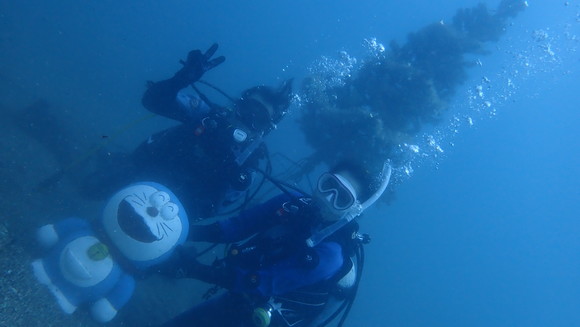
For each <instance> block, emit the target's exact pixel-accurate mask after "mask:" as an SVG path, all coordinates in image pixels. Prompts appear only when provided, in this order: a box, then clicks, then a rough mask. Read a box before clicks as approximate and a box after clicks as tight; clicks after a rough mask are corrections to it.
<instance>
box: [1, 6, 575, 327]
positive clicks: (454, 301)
mask: <svg viewBox="0 0 580 327" xmlns="http://www.w3.org/2000/svg"><path fill="white" fill-rule="evenodd" d="M476 3H477V1H459V0H447V1H441V0H439V1H425V0H410V1H404V2H402V1H392V0H390V1H379V0H374V1H370V0H362V1H356V2H355V1H345V0H341V1H308V0H299V1H287V0H280V1H271V0H270V1H268V0H250V1H232V0H230V1H191V0H190V1H184V0H180V1H141V2H121V1H110V0H103V1H71V0H64V1H59V2H58V3H55V2H53V1H39V0H35V1H32V0H31V1H2V2H0V49H1V50H0V75H1V77H2V79H3V80H10V81H12V83H13V84H17V85H18V86H19V88H20V93H18V92H10V93H9V94H5V93H2V94H3V96H2V97H3V98H4V99H3V101H2V103H11V102H15V103H17V102H19V101H20V100H19V99H21V98H23V97H24V98H27V97H28V98H32V97H35V98H44V99H47V100H48V101H51V102H52V103H56V104H58V105H59V106H61V107H62V108H66V115H67V117H69V119H70V122H71V123H73V124H75V125H77V126H83V128H86V129H87V130H89V131H91V132H90V133H88V134H89V136H87V137H89V138H90V137H91V136H90V135H93V134H94V135H102V134H107V133H111V132H112V131H114V130H116V129H118V128H119V127H120V126H122V125H124V124H125V123H126V122H127V121H131V120H133V119H136V118H138V117H141V116H142V115H143V114H144V113H145V111H144V109H143V108H141V107H140V102H139V101H140V96H141V94H142V92H143V90H144V81H146V80H158V79H161V78H164V77H167V76H168V74H170V73H172V72H173V71H175V70H176V69H177V68H178V67H179V63H178V60H179V59H180V58H184V57H185V55H186V53H187V52H188V51H189V50H191V49H193V48H207V47H208V46H209V45H211V44H212V43H213V42H218V43H219V44H220V49H219V53H220V54H223V55H225V56H226V57H227V61H226V63H225V64H223V65H222V66H220V67H219V68H217V69H215V71H212V72H211V74H208V76H206V79H207V80H209V81H211V82H213V83H215V84H217V85H219V86H220V87H222V88H223V89H224V90H226V91H228V92H230V93H232V94H236V93H238V92H240V91H241V90H243V89H245V88H247V87H249V86H251V85H255V84H268V85H276V84H277V83H279V82H280V81H282V80H284V79H286V78H289V77H295V78H296V81H300V79H301V78H303V77H304V76H306V75H307V74H308V68H309V67H312V65H313V62H315V61H316V60H318V59H319V58H320V57H321V56H336V54H337V51H340V50H344V51H347V52H348V53H349V54H351V55H352V56H354V57H357V58H361V57H364V55H365V53H366V51H367V50H366V49H365V48H364V47H363V46H362V44H363V40H364V39H368V38H371V37H376V38H377V40H378V41H379V42H383V43H384V44H388V42H389V41H390V40H391V39H396V40H398V41H400V42H404V40H405V36H406V35H407V33H409V32H412V31H416V30H418V29H419V28H421V27H422V26H425V25H427V24H429V23H432V22H436V21H440V20H443V21H445V19H449V18H450V17H451V16H452V15H453V14H454V12H455V10H456V9H457V8H459V7H471V6H473V5H475V4H476ZM497 3H499V1H488V4H489V5H490V7H494V6H495V5H497ZM488 50H490V52H491V54H490V55H488V56H481V58H478V59H480V61H481V66H477V67H474V68H473V69H472V70H470V80H469V81H468V82H467V83H466V84H465V85H464V86H463V87H462V88H460V89H459V90H458V92H457V95H456V96H455V98H454V101H453V103H451V104H450V105H451V107H452V111H451V112H450V113H449V116H448V117H447V119H446V120H445V121H444V122H442V123H441V124H440V125H438V126H435V127H434V128H433V129H429V130H426V131H425V132H424V134H422V135H420V136H419V137H418V139H417V141H416V143H417V146H418V147H419V149H420V150H419V154H418V155H417V158H416V160H414V161H413V162H412V163H410V165H409V167H407V168H409V169H408V170H407V171H399V180H400V185H399V186H398V189H397V199H396V201H394V202H393V203H392V204H391V205H385V204H381V205H379V206H377V207H376V208H373V209H372V210H371V211H370V212H369V214H368V215H366V216H365V217H364V219H363V221H362V228H363V230H364V231H372V232H371V235H372V237H373V242H372V243H371V244H370V245H369V246H367V257H366V266H365V272H364V277H363V280H362V285H361V288H360V292H359V295H358V298H357V300H356V302H355V305H354V308H353V311H352V313H351V315H350V317H349V320H348V323H347V325H348V326H405V327H408V326H482V327H483V326H486V327H487V326H526V327H528V326H580V309H579V308H580V283H579V280H580V277H579V276H580V254H579V253H580V222H579V220H578V219H579V217H580V214H579V213H580V190H579V186H580V129H579V127H578V126H579V125H580V112H579V111H578V108H579V105H580V93H579V92H578V85H579V84H580V52H579V50H580V1H577V0H576V1H563V0H561V1H560V0H559V1H547V0H546V1H533V0H531V1H529V8H528V9H527V10H526V11H525V12H524V13H522V14H521V15H520V16H519V17H517V18H516V19H515V20H513V24H512V25H511V26H509V28H508V32H507V33H506V35H504V38H503V39H502V40H501V41H500V42H499V43H498V44H491V45H489V46H488ZM478 87H481V89H482V90H483V94H479V91H478V90H479V89H478ZM299 110H300V109H299V108H296V107H295V108H294V112H293V113H292V115H291V118H290V119H287V120H286V121H285V122H284V123H283V124H282V126H280V130H279V131H278V132H277V133H275V134H273V135H272V139H271V143H272V144H271V145H272V147H273V148H274V150H273V151H274V152H284V153H286V154H288V155H289V156H292V157H293V158H295V159H299V156H300V155H301V154H303V152H304V151H305V150H304V149H305V146H304V144H303V143H301V142H302V139H301V136H300V133H299V131H298V129H297V128H296V127H295V123H294V122H293V119H294V118H292V117H298V115H299ZM167 124H169V122H167V121H163V120H157V121H154V122H151V121H148V122H145V123H143V124H141V125H139V126H137V127H135V128H134V129H133V130H131V131H129V132H128V133H126V134H125V135H124V136H123V138H122V139H120V140H118V141H116V143H118V146H120V147H125V148H131V147H132V146H134V144H136V142H139V141H140V140H142V139H143V138H144V137H145V136H146V135H147V134H149V133H150V132H151V131H152V130H158V129H160V128H162V127H163V126H166V125H167ZM429 140H434V142H435V143H431V144H429Z"/></svg>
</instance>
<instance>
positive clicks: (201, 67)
mask: <svg viewBox="0 0 580 327" xmlns="http://www.w3.org/2000/svg"><path fill="white" fill-rule="evenodd" d="M217 48H218V46H217V44H214V45H213V46H212V47H210V48H209V49H208V50H207V51H206V52H205V53H202V52H201V51H200V50H193V51H190V52H189V54H188V56H187V60H186V61H185V62H182V64H183V67H182V68H181V69H180V70H179V71H178V72H177V73H175V75H174V76H173V77H171V78H169V79H167V80H163V81H160V82H156V83H150V85H149V88H148V89H147V91H146V92H145V94H144V96H143V100H142V102H143V105H144V106H145V108H147V109H148V110H149V111H151V112H154V113H156V114H159V115H162V116H165V117H167V118H171V119H175V120H178V121H180V122H181V123H182V124H180V125H178V126H175V127H172V128H169V129H167V130H164V131H161V132H159V133H156V134H154V135H152V136H150V137H149V138H148V139H147V140H146V141H145V142H143V143H142V144H141V145H140V146H139V147H138V148H137V149H136V150H135V151H134V152H133V153H132V154H131V155H130V156H129V157H128V158H126V159H128V160H120V161H119V160H117V161H113V162H112V164H108V165H106V166H105V169H101V170H99V171H98V172H97V173H95V174H93V175H92V176H91V177H90V178H89V179H88V181H89V182H88V183H87V184H86V186H87V189H86V190H85V193H92V194H93V195H94V194H110V193H111V191H112V190H114V189H116V188H119V187H121V186H123V185H124V184H126V183H127V182H132V181H136V180H152V181H155V182H159V183H162V184H164V185H167V186H168V187H170V188H171V189H172V190H173V191H174V192H175V193H176V194H177V195H178V196H179V197H180V198H181V199H184V200H183V202H184V205H185V207H186V210H187V212H188V215H189V216H190V217H194V218H200V217H209V216H213V215H216V214H218V213H219V212H220V211H221V210H223V208H224V207H226V206H227V205H229V204H231V203H233V202H235V201H236V200H237V199H238V198H240V196H241V195H243V194H244V192H245V191H246V190H248V189H249V188H250V186H251V185H252V181H253V175H254V170H255V169H256V168H257V167H258V166H259V165H260V164H261V161H262V160H264V159H266V156H267V153H266V149H265V145H264V144H263V142H262V138H263V137H264V136H265V135H266V134H268V133H269V132H270V131H271V130H272V129H274V128H275V127H276V124H277V123H278V122H280V120H281V119H282V117H283V116H284V114H285V113H286V111H287V109H288V106H289V104H290V94H291V80H288V81H285V82H284V83H283V84H282V85H281V87H280V88H279V89H278V90H274V89H272V88H269V87H264V86H256V87H253V88H250V89H248V90H246V91H244V92H243V94H242V96H241V97H240V98H239V99H237V100H233V106H231V108H226V107H220V106H217V105H215V104H213V103H211V102H210V101H209V100H208V99H207V98H206V97H205V96H204V95H203V94H202V93H198V94H193V93H188V92H186V88H187V87H188V86H190V85H193V83H195V82H197V81H199V79H200V78H201V77H202V76H203V74H204V73H205V72H207V71H208V70H210V69H213V68H215V67H216V66H218V65H220V64H221V63H223V62H224V61H225V58H224V57H223V56H220V57H217V58H213V59H212V57H213V55H214V54H215V52H216V50H217ZM196 90H197V89H196Z"/></svg>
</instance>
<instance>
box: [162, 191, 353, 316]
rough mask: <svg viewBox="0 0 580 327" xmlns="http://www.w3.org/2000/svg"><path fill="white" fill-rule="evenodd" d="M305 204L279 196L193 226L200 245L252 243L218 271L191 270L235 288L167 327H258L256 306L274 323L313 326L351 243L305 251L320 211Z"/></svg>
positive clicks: (233, 252)
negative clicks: (256, 324) (255, 316)
mask: <svg viewBox="0 0 580 327" xmlns="http://www.w3.org/2000/svg"><path fill="white" fill-rule="evenodd" d="M302 204H304V203H297V202H296V200H295V199H294V200H293V199H291V198H290V197H289V196H288V195H280V196H277V197H274V198H272V199H271V200H269V201H267V202H265V203H263V204H261V205H258V206H256V207H253V208H251V209H249V210H245V211H242V212H241V213H240V214H239V215H238V216H236V217H233V218H230V219H227V220H222V221H219V222H217V223H214V224H212V225H206V226H193V227H192V228H191V229H190V230H191V234H190V236H191V237H190V239H191V238H192V239H194V240H197V241H206V242H220V243H231V242H238V241H240V240H243V239H246V238H248V237H250V238H249V239H248V240H246V241H243V242H241V243H234V244H233V245H232V246H231V247H230V248H229V250H228V255H227V256H226V258H224V259H223V260H221V261H219V262H216V263H215V264H214V265H212V266H206V265H202V264H199V263H194V264H193V265H192V266H190V267H187V268H185V270H186V275H188V276H189V277H192V278H196V279H200V280H202V281H205V282H208V283H212V284H217V285H219V286H222V287H224V288H226V289H227V290H228V291H227V292H226V293H225V294H223V295H221V296H219V297H217V298H215V299H212V300H209V301H206V302H204V303H202V304H201V305H198V306H196V307H194V308H193V309H191V310H189V311H186V312H185V313H183V314H181V315H180V316H178V317H177V318H175V319H173V320H172V321H170V322H169V323H167V324H166V325H165V326H226V327H227V326H254V324H253V323H252V313H253V311H254V310H255V309H256V308H264V309H266V310H271V312H272V323H271V324H270V326H296V327H298V326H308V324H309V323H310V322H311V321H312V320H314V319H315V318H316V317H317V316H318V315H319V314H320V313H321V312H322V311H323V310H324V309H325V305H326V304H327V302H328V300H329V297H330V296H331V295H332V294H331V293H332V291H333V290H334V289H335V285H336V281H337V277H339V275H340V273H341V272H343V271H344V268H345V266H346V263H347V262H346V261H348V262H349V263H350V260H349V259H348V258H349V255H348V254H347V252H346V250H347V248H348V245H346V243H347V242H346V241H343V239H342V238H341V237H338V236H337V237H334V238H332V239H330V240H327V241H323V242H321V243H320V244H318V245H317V246H315V247H314V248H308V247H307V246H306V243H305V240H306V238H307V237H308V236H309V235H310V233H311V231H312V230H311V228H312V227H314V226H316V224H317V221H318V218H317V217H318V216H319V214H318V212H317V210H316V209H315V208H313V206H312V205H308V206H303V205H302ZM338 234H340V233H338ZM252 235H253V236H252ZM347 268H348V267H347Z"/></svg>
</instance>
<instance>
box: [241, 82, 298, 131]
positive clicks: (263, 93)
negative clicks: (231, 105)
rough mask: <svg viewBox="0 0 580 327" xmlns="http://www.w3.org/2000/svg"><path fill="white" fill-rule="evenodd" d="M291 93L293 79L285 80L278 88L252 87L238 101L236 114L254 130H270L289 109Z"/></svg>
mask: <svg viewBox="0 0 580 327" xmlns="http://www.w3.org/2000/svg"><path fill="white" fill-rule="evenodd" d="M291 93H292V79H289V80H286V81H284V82H283V83H282V85H281V86H280V87H279V88H278V90H274V89H272V88H270V87H267V86H255V87H252V88H250V89H248V90H246V91H244V92H243V93H242V97H241V98H240V99H239V100H238V101H236V103H235V109H236V114H237V116H238V118H239V119H240V120H241V121H242V122H243V123H244V124H245V125H247V126H248V127H250V128H251V129H252V130H253V131H255V132H268V131H270V130H272V129H274V128H276V124H278V123H279V122H280V121H281V120H282V117H284V115H285V114H286V112H287V111H288V107H289V106H290V100H291Z"/></svg>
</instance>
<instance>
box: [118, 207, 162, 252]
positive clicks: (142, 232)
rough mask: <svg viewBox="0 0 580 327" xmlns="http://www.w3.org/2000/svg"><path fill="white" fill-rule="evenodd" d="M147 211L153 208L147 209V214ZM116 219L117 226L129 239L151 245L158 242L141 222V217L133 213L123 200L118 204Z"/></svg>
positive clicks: (131, 208) (133, 210)
mask: <svg viewBox="0 0 580 327" xmlns="http://www.w3.org/2000/svg"><path fill="white" fill-rule="evenodd" d="M149 209H155V208H154V207H150V208H147V212H149ZM155 210H157V209H155ZM117 217H118V222H119V226H120V227H121V229H122V230H123V232H125V234H127V235H128V236H130V237H131V238H133V239H135V240H137V241H139V242H143V243H153V242H155V241H157V240H158V238H157V236H155V235H154V234H153V233H152V232H151V230H150V229H149V227H148V226H147V224H145V222H144V221H143V217H142V216H141V215H139V214H138V213H137V212H136V211H135V209H134V208H133V206H131V205H130V204H129V203H128V202H127V200H123V201H121V203H120V204H119V209H118V210H117Z"/></svg>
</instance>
